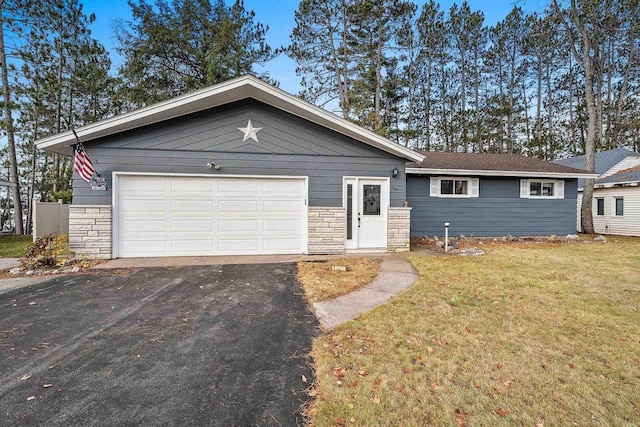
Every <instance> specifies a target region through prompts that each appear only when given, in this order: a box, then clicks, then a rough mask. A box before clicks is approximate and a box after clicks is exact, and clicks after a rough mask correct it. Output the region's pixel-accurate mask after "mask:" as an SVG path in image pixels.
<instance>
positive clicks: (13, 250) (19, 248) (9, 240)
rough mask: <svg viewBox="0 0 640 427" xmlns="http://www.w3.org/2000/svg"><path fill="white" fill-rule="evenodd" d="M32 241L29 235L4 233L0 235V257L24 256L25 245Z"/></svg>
mask: <svg viewBox="0 0 640 427" xmlns="http://www.w3.org/2000/svg"><path fill="white" fill-rule="evenodd" d="M31 243H33V238H32V237H31V236H29V235H26V236H21V235H15V234H6V235H2V236H0V258H20V257H22V256H24V254H25V252H26V250H27V246H29V245H30V244H31Z"/></svg>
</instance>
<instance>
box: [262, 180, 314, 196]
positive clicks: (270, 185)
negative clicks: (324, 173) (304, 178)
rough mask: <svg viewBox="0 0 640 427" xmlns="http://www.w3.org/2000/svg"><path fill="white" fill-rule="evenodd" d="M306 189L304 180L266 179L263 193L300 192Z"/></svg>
mask: <svg viewBox="0 0 640 427" xmlns="http://www.w3.org/2000/svg"><path fill="white" fill-rule="evenodd" d="M303 190H304V183H303V182H295V183H291V182H286V181H278V180H273V181H265V183H264V185H263V190H262V191H263V193H265V194H273V193H276V194H293V195H295V194H300V193H302V192H303Z"/></svg>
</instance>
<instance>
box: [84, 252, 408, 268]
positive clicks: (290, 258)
mask: <svg viewBox="0 0 640 427" xmlns="http://www.w3.org/2000/svg"><path fill="white" fill-rule="evenodd" d="M363 256H375V257H376V258H378V257H380V258H383V257H388V256H396V255H390V254H386V253H381V254H372V253H362V252H361V253H350V254H341V255H214V256H183V257H157V258H116V259H111V260H108V261H106V262H103V263H102V264H98V265H96V266H95V267H92V268H94V269H97V270H100V269H117V268H146V267H187V266H197V265H234V264H273V263H292V262H298V261H327V260H332V259H341V258H361V257H363Z"/></svg>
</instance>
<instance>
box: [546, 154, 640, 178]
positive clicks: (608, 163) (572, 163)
mask: <svg viewBox="0 0 640 427" xmlns="http://www.w3.org/2000/svg"><path fill="white" fill-rule="evenodd" d="M629 156H633V157H640V153H636V152H634V151H629V150H627V149H624V148H617V149H615V150H606V151H600V152H598V153H596V162H595V163H596V173H597V174H598V175H600V174H603V173H605V172H607V171H608V170H609V169H611V168H612V167H614V166H615V165H617V164H618V163H620V162H621V161H622V160H624V159H625V158H627V157H629ZM553 162H554V163H557V164H559V165H564V166H569V167H572V168H577V169H584V168H585V167H586V156H585V155H581V156H575V157H569V158H566V159H559V160H554V161H553Z"/></svg>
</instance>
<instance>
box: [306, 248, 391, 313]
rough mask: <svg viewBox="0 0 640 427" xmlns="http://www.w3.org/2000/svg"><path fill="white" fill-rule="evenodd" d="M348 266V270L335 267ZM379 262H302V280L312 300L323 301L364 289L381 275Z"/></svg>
mask: <svg viewBox="0 0 640 427" xmlns="http://www.w3.org/2000/svg"><path fill="white" fill-rule="evenodd" d="M334 266H341V267H346V269H347V270H346V271H341V270H333V269H332V267H334ZM378 266H379V265H378V261H376V260H375V259H371V258H346V259H334V260H330V261H319V262H318V261H312V262H306V261H301V262H299V263H298V280H299V281H300V283H302V287H303V289H304V292H305V295H306V296H307V299H309V301H311V302H312V303H313V302H320V301H326V300H329V299H331V298H336V297H339V296H342V295H346V294H348V293H350V292H353V291H356V290H358V289H360V288H361V287H362V286H364V285H366V284H367V283H369V282H370V281H372V280H373V279H374V278H375V277H376V274H378Z"/></svg>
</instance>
